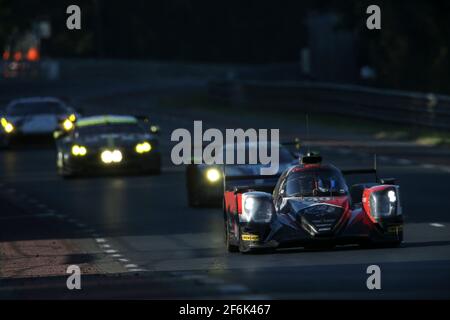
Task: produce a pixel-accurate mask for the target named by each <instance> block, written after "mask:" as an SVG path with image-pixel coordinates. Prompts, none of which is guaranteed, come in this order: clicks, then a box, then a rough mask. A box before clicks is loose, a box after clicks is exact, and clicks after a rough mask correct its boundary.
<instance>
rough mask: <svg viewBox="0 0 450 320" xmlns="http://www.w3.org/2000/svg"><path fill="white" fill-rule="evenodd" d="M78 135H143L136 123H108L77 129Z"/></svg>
mask: <svg viewBox="0 0 450 320" xmlns="http://www.w3.org/2000/svg"><path fill="white" fill-rule="evenodd" d="M78 133H79V134H80V135H82V136H84V135H91V134H112V133H120V134H124V133H125V134H126V133H129V134H133V133H144V131H143V129H142V128H141V127H140V126H139V125H138V124H137V123H108V124H101V125H90V126H85V127H80V128H78Z"/></svg>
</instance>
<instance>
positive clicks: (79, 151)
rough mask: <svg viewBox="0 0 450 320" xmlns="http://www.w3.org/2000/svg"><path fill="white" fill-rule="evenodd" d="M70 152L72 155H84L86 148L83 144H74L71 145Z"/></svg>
mask: <svg viewBox="0 0 450 320" xmlns="http://www.w3.org/2000/svg"><path fill="white" fill-rule="evenodd" d="M71 151H72V154H73V155H74V156H85V155H86V153H87V149H86V147H84V146H79V145H77V144H76V145H74V146H72V150H71Z"/></svg>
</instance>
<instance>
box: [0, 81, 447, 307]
mask: <svg viewBox="0 0 450 320" xmlns="http://www.w3.org/2000/svg"><path fill="white" fill-rule="evenodd" d="M178 88H182V89H180V90H181V91H182V90H183V89H185V88H186V86H184V85H179V86H178ZM48 90H49V91H51V90H50V89H48ZM160 91H161V90H159V89H158V87H152V89H149V92H148V93H147V94H142V93H140V94H137V95H131V94H122V93H118V94H117V95H116V96H115V95H114V94H110V93H108V95H107V96H104V97H102V98H99V99H86V100H84V102H83V103H84V105H83V107H84V108H85V111H86V113H89V114H96V113H123V112H133V113H140V114H143V113H145V114H148V115H150V116H151V117H152V118H153V119H154V121H155V122H157V123H158V124H159V125H160V126H161V128H162V133H161V141H162V145H163V152H164V154H163V157H164V158H163V162H164V165H163V172H162V174H161V175H158V176H99V177H86V178H79V179H71V180H63V179H61V178H60V177H58V176H57V175H56V170H55V151H54V149H53V148H52V147H51V146H46V147H25V148H23V147H22V148H16V149H12V150H8V151H1V152H0V200H1V204H0V253H1V256H0V259H1V260H0V262H1V264H0V298H2V299H14V298H25V299H32V298H37V299H41V298H62V299H77V298H152V299H160V298H175V299H185V298H194V299H203V298H218V299H222V298H236V299H280V298H287V299H316V298H318V299H343V298H349V299H410V298H420V299H433V298H438V299H439V298H447V299H448V298H450V192H449V187H448V186H449V179H450V152H449V150H447V149H437V148H428V147H419V146H417V145H415V144H412V143H403V142H392V141H391V142H384V141H377V140H374V139H372V138H371V137H368V136H364V135H355V134H352V133H350V132H343V131H337V130H336V129H332V128H328V127H323V126H320V125H317V124H316V125H315V124H313V125H312V126H311V133H310V136H309V140H307V135H306V132H305V125H304V120H303V117H302V116H299V115H297V117H298V120H296V119H295V118H293V119H292V118H291V119H289V121H287V120H286V119H285V118H283V117H277V116H275V115H273V114H268V115H265V116H261V115H252V114H250V113H236V112H234V111H233V112H223V111H221V112H217V111H208V110H191V109H187V108H183V106H180V107H178V108H172V107H167V106H164V107H163V106H161V105H159V103H158V99H156V98H154V97H155V96H157V95H158V93H159V92H160ZM164 92H165V94H168V92H169V93H170V90H167V89H166V91H164ZM69 93H70V92H69ZM80 101H82V99H80ZM194 120H202V121H203V123H204V127H205V128H206V127H217V128H220V129H224V128H238V127H241V128H280V132H281V135H282V136H284V137H292V136H298V137H300V138H301V139H302V141H305V140H307V141H305V142H304V144H306V145H309V146H310V147H311V148H312V149H314V150H317V151H320V152H321V153H322V155H323V156H324V158H325V159H326V161H328V162H331V163H334V164H335V165H338V166H340V167H342V168H352V167H358V168H360V167H370V166H371V165H372V159H373V153H375V152H376V153H377V155H378V160H379V161H378V162H379V163H378V165H379V171H380V176H383V177H396V178H398V181H399V184H400V186H401V198H402V202H403V212H404V215H405V220H406V223H405V241H404V244H403V245H402V246H401V247H400V248H377V249H362V248H359V247H353V246H347V247H338V248H336V249H334V250H304V249H302V248H299V249H294V250H283V251H278V252H276V253H274V254H252V255H243V254H230V253H227V252H226V251H225V248H224V245H223V219H222V212H221V209H220V208H202V209H192V208H189V207H188V206H187V201H186V190H185V178H184V168H183V167H176V166H173V165H172V164H171V161H170V150H171V147H172V146H173V144H172V143H171V142H170V133H171V132H172V130H174V129H176V128H188V129H192V127H193V121H194ZM366 178H367V179H368V178H369V177H366ZM72 264H76V265H79V266H80V267H81V269H82V274H83V276H82V290H72V291H70V290H68V289H67V288H66V278H67V274H66V273H65V269H66V267H67V266H68V265H72ZM373 264H376V265H378V266H380V268H381V286H382V288H381V290H368V289H367V287H366V280H367V277H368V274H367V273H366V269H367V267H368V266H369V265H373Z"/></svg>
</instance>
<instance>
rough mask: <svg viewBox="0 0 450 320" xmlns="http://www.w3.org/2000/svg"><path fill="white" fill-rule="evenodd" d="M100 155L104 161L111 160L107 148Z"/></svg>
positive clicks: (110, 154) (109, 161) (108, 161)
mask: <svg viewBox="0 0 450 320" xmlns="http://www.w3.org/2000/svg"><path fill="white" fill-rule="evenodd" d="M100 157H101V159H102V161H103V162H104V163H111V162H112V152H111V151H109V150H105V151H103V152H102V154H101V155H100Z"/></svg>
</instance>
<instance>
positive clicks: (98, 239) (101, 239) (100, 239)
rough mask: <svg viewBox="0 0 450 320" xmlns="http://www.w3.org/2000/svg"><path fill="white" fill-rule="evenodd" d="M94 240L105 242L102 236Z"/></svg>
mask: <svg viewBox="0 0 450 320" xmlns="http://www.w3.org/2000/svg"><path fill="white" fill-rule="evenodd" d="M95 241H96V242H97V243H105V242H106V240H105V239H103V238H97V239H95Z"/></svg>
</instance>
